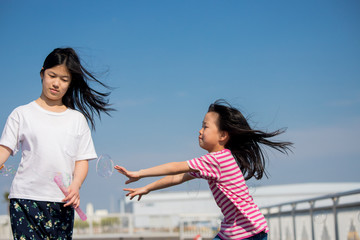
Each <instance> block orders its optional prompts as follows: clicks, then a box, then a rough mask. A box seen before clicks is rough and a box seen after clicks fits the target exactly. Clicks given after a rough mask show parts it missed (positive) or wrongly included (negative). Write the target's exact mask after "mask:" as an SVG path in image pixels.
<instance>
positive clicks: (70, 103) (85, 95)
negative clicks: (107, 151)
mask: <svg viewBox="0 0 360 240" xmlns="http://www.w3.org/2000/svg"><path fill="white" fill-rule="evenodd" d="M62 64H64V65H65V66H66V67H67V69H68V71H69V73H70V74H71V83H70V86H69V88H68V90H67V92H66V94H65V95H64V97H63V98H62V102H63V104H64V105H65V106H66V107H68V108H71V109H77V110H79V111H80V112H81V113H82V114H83V115H84V116H85V118H86V119H87V121H88V122H89V123H90V124H91V126H92V128H93V129H95V119H94V115H95V114H96V115H97V116H98V117H99V118H101V116H100V113H101V112H103V113H106V114H108V115H109V112H110V111H113V110H114V109H112V108H110V104H109V100H108V99H107V97H108V96H109V95H110V92H105V93H102V92H99V91H96V90H94V89H93V88H91V87H90V86H89V84H88V82H89V81H93V82H96V83H98V84H100V85H101V86H103V87H105V88H107V89H110V88H109V87H108V86H107V85H105V84H104V83H102V82H100V81H99V80H98V79H97V78H96V77H95V76H94V75H93V74H91V73H90V72H89V71H87V70H86V69H85V68H84V67H83V66H82V65H81V62H80V58H79V56H78V54H77V53H76V52H75V50H74V49H72V48H56V49H54V50H53V51H52V52H51V53H50V54H49V55H48V56H47V57H46V58H45V61H44V64H43V68H42V69H41V72H42V73H43V72H44V71H45V70H46V69H48V68H52V67H55V66H57V65H62Z"/></svg>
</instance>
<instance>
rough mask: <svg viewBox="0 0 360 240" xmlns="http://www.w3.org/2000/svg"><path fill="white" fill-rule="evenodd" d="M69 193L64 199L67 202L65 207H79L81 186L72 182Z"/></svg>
mask: <svg viewBox="0 0 360 240" xmlns="http://www.w3.org/2000/svg"><path fill="white" fill-rule="evenodd" d="M67 191H68V195H67V196H66V197H65V198H64V199H63V201H64V202H66V203H65V205H64V207H67V206H72V207H73V208H77V207H79V206H80V186H79V185H78V184H76V183H75V182H72V183H71V184H70V186H69V187H68V189H67Z"/></svg>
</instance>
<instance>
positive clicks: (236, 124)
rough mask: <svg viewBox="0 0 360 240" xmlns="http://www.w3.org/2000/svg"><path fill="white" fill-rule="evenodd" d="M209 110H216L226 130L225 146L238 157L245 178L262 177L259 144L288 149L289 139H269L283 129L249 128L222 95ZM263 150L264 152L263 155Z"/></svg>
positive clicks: (284, 151) (223, 129) (241, 115)
mask: <svg viewBox="0 0 360 240" xmlns="http://www.w3.org/2000/svg"><path fill="white" fill-rule="evenodd" d="M208 112H216V113H218V114H219V119H218V127H219V130H221V131H226V132H228V134H229V140H228V141H227V143H226V144H225V148H227V149H229V150H230V151H231V152H232V154H233V156H234V158H235V160H236V161H237V163H238V165H239V167H240V169H241V172H242V173H243V175H244V178H245V180H248V179H250V178H252V177H255V178H256V179H261V178H262V177H263V174H265V176H267V174H266V171H265V160H266V157H265V155H266V154H265V152H264V150H263V149H262V146H261V145H265V146H268V147H271V148H273V149H276V150H278V151H280V152H282V153H288V151H291V149H290V148H289V147H290V146H291V145H292V144H293V143H291V142H277V141H270V140H269V138H272V137H274V136H277V135H279V134H281V133H283V132H285V130H286V129H284V128H283V129H279V130H276V131H274V132H264V131H260V130H255V129H251V127H250V125H249V123H248V121H247V119H246V118H245V117H244V116H243V114H242V113H241V112H240V111H239V110H238V109H236V108H234V107H232V106H231V105H230V104H229V103H228V102H226V101H225V100H223V99H219V100H216V101H215V102H214V103H213V104H211V105H210V106H209V109H208ZM264 154H265V155H264Z"/></svg>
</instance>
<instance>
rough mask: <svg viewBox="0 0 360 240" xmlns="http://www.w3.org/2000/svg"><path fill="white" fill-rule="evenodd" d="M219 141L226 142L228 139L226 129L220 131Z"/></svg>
mask: <svg viewBox="0 0 360 240" xmlns="http://www.w3.org/2000/svg"><path fill="white" fill-rule="evenodd" d="M220 141H222V142H225V143H226V142H227V141H229V133H228V132H227V131H221V132H220Z"/></svg>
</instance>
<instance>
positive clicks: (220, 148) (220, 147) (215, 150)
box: [208, 146, 225, 153]
mask: <svg viewBox="0 0 360 240" xmlns="http://www.w3.org/2000/svg"><path fill="white" fill-rule="evenodd" d="M224 149H225V147H224V146H217V147H216V148H214V149H212V150H210V151H208V152H209V153H212V152H219V151H222V150H224Z"/></svg>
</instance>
